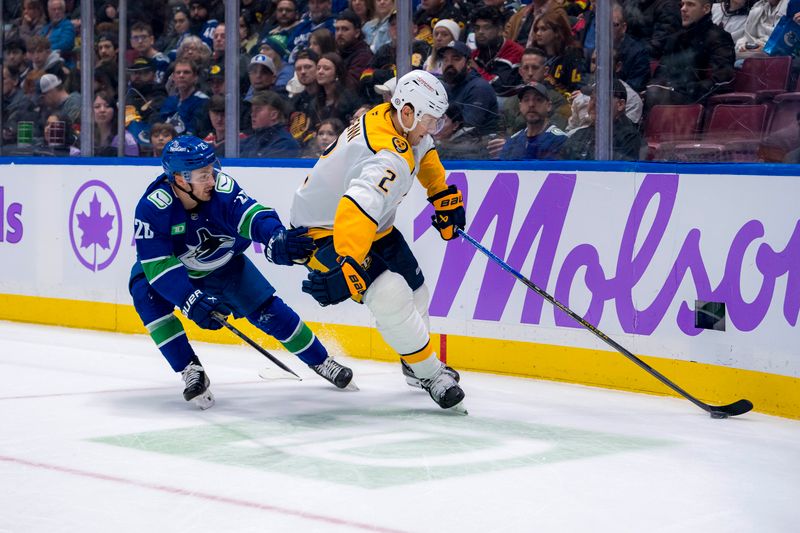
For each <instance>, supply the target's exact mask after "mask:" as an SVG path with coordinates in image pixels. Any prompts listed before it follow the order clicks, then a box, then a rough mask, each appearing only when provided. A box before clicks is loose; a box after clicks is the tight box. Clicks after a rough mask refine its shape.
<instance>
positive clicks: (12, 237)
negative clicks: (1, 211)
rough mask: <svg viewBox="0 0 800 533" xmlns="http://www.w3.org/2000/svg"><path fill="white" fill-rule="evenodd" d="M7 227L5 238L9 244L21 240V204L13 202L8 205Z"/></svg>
mask: <svg viewBox="0 0 800 533" xmlns="http://www.w3.org/2000/svg"><path fill="white" fill-rule="evenodd" d="M7 213H8V228H9V232H8V233H7V234H6V240H7V241H8V242H9V243H11V244H16V243H18V242H19V241H21V240H22V220H21V218H20V217H21V216H22V204H18V203H13V204H11V205H10V206H8V211H7Z"/></svg>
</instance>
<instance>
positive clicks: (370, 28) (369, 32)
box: [361, 0, 394, 54]
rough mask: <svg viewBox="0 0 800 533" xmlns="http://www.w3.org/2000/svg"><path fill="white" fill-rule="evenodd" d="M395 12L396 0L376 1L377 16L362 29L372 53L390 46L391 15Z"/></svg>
mask: <svg viewBox="0 0 800 533" xmlns="http://www.w3.org/2000/svg"><path fill="white" fill-rule="evenodd" d="M393 11H394V0H375V14H374V15H373V17H372V19H370V20H368V21H367V22H365V23H364V25H363V26H362V27H361V29H362V31H363V32H364V40H365V41H367V44H368V45H369V48H370V50H372V53H373V54H374V53H375V52H377V51H378V49H379V48H380V47H381V46H383V45H385V44H388V43H389V42H390V41H391V38H390V37H389V15H391V14H392V12H393Z"/></svg>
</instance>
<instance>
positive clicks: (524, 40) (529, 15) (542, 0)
mask: <svg viewBox="0 0 800 533" xmlns="http://www.w3.org/2000/svg"><path fill="white" fill-rule="evenodd" d="M563 6H564V0H532V1H531V2H530V3H529V4H528V5H526V6H523V7H521V8H520V9H519V11H517V12H516V13H514V14H513V15H512V16H511V18H510V19H509V20H508V23H507V24H506V37H507V38H509V39H511V40H512V41H516V42H517V44H519V45H521V46H523V47H526V48H530V47H531V44H532V43H531V42H530V41H531V39H530V35H531V33H532V30H533V21H535V20H536V19H537V18H539V17H540V16H541V15H544V14H545V13H547V12H548V11H551V10H553V9H559V8H563Z"/></svg>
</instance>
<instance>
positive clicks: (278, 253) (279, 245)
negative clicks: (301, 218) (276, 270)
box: [264, 227, 316, 266]
mask: <svg viewBox="0 0 800 533" xmlns="http://www.w3.org/2000/svg"><path fill="white" fill-rule="evenodd" d="M315 248H316V246H315V245H314V239H312V238H311V237H310V236H309V235H308V228H304V227H299V228H293V229H290V230H287V229H286V228H283V227H280V228H278V229H276V230H275V231H274V232H272V237H270V238H269V242H268V243H267V248H266V249H265V250H264V254H265V255H266V256H267V260H268V261H269V262H271V263H275V264H276V265H288V266H291V265H293V264H295V263H299V264H301V265H302V264H305V263H307V262H308V260H309V258H310V257H311V253H312V252H313V251H314V249H315Z"/></svg>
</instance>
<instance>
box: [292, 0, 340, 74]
mask: <svg viewBox="0 0 800 533" xmlns="http://www.w3.org/2000/svg"><path fill="white" fill-rule="evenodd" d="M333 23H334V20H333V17H332V16H331V0H308V12H307V13H305V14H303V16H302V17H301V18H300V22H299V23H298V24H297V26H296V27H295V29H294V31H293V32H292V34H291V35H290V36H289V45H288V48H290V49H291V50H292V52H291V54H290V56H289V62H290V63H294V59H295V56H296V55H297V52H299V51H300V50H302V49H303V48H305V47H307V46H308V45H309V39H310V38H311V34H312V33H313V32H315V31H316V30H319V29H321V28H325V29H326V30H328V31H329V32H331V35H332V34H333V32H334V29H333ZM317 53H318V54H320V55H322V54H321V53H320V52H317Z"/></svg>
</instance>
